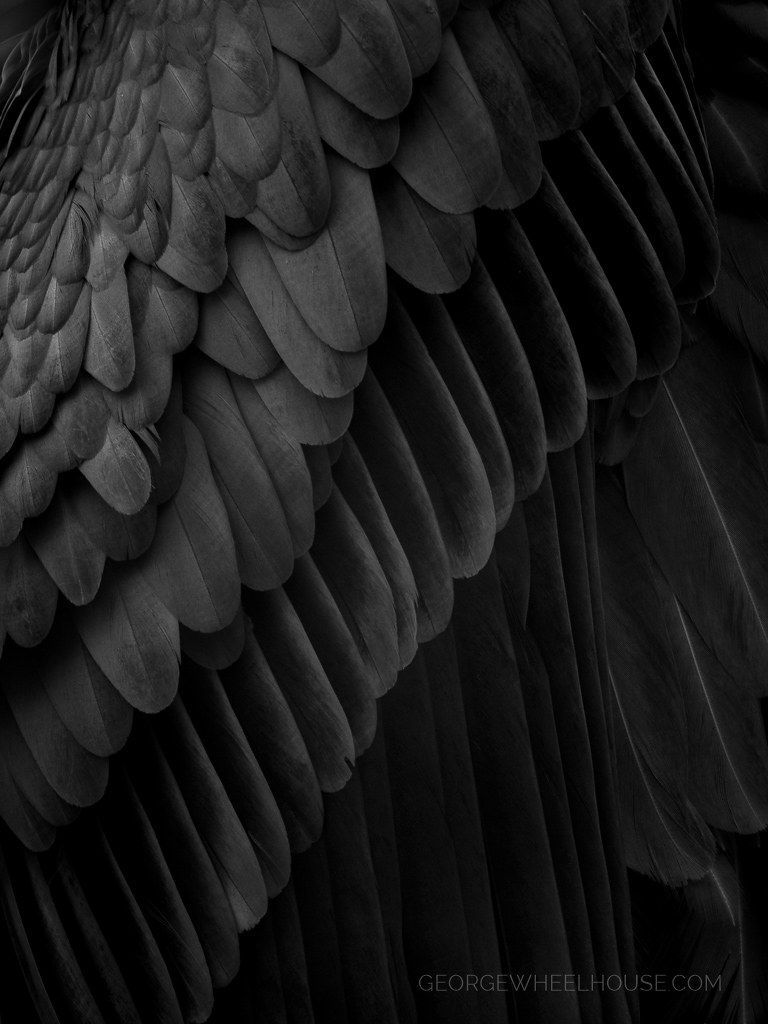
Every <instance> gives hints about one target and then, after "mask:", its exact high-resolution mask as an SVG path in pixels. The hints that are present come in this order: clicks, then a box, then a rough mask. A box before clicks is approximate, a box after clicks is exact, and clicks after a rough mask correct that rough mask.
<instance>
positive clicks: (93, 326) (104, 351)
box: [83, 269, 135, 391]
mask: <svg viewBox="0 0 768 1024" xmlns="http://www.w3.org/2000/svg"><path fill="white" fill-rule="evenodd" d="M88 323H89V326H88V336H87V339H86V343H85V355H84V358H83V365H84V367H85V369H86V370H87V371H88V373H90V375H91V376H92V377H95V378H96V380H98V381H99V382H100V383H101V384H103V385H104V386H105V387H107V388H110V389H111V390H112V391H119V390H120V389H121V388H124V387H125V386H126V385H127V384H128V383H129V382H130V380H131V377H132V376H133V370H134V366H135V357H134V352H133V330H132V325H131V314H130V309H129V305H128V287H127V283H126V280H125V274H124V273H123V271H122V269H121V270H119V271H118V272H117V273H115V275H114V277H113V278H112V280H111V282H110V283H109V285H108V286H107V287H106V288H105V289H104V290H103V291H93V292H92V293H91V314H90V318H89V321H88Z"/></svg>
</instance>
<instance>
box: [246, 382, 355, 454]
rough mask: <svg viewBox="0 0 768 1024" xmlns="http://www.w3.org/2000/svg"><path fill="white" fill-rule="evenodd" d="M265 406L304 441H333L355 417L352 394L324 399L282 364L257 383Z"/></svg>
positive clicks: (294, 437)
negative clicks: (305, 385) (353, 414)
mask: <svg viewBox="0 0 768 1024" xmlns="http://www.w3.org/2000/svg"><path fill="white" fill-rule="evenodd" d="M249 386H250V387H252V388H253V390H254V391H255V392H256V393H257V395H258V396H259V399H260V400H261V402H262V403H263V405H264V407H265V408H266V409H267V410H268V412H269V413H270V414H271V415H272V417H273V418H274V420H275V422H276V423H277V425H278V426H279V427H280V428H281V429H282V431H283V432H284V433H285V435H286V436H287V437H288V438H290V439H291V440H293V441H298V442H300V443H301V444H313V445H318V444H331V442H333V441H337V440H338V439H339V438H340V437H341V436H342V435H343V434H344V433H345V431H346V430H347V428H348V427H349V421H350V420H351V418H352V405H353V398H352V394H351V392H350V393H347V394H346V395H343V396H342V397H341V398H323V397H321V396H320V395H315V394H313V393H312V392H311V391H308V390H307V389H306V388H305V387H304V385H303V384H301V383H300V382H299V381H298V380H297V379H296V378H295V377H294V376H293V374H292V373H291V371H290V370H289V369H288V367H287V366H284V365H281V366H279V367H278V368H277V369H276V370H273V371H272V373H270V374H269V375H268V376H267V377H264V378H262V379H261V380H259V381H255V382H253V384H251V385H249V384H246V385H244V388H247V387H249Z"/></svg>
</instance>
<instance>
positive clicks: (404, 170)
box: [392, 31, 500, 213]
mask: <svg viewBox="0 0 768 1024" xmlns="http://www.w3.org/2000/svg"><path fill="white" fill-rule="evenodd" d="M419 85H420V88H419V90H418V92H417V93H416V96H415V97H414V101H413V102H412V103H411V104H410V105H409V106H408V109H407V110H406V111H405V113H404V114H403V115H402V117H401V119H400V145H399V146H398V149H397V153H396V154H395V157H394V159H393V161H392V166H393V167H394V168H395V170H397V171H398V173H399V174H400V175H401V176H402V177H403V178H404V180H405V181H406V182H407V183H408V184H409V185H410V186H411V188H413V190H414V191H415V192H418V193H419V195H420V196H421V197H422V198H423V199H426V201H427V202H428V203H430V204H431V205H432V206H435V207H436V208H437V209H439V210H443V211H444V212H446V213H470V212H471V211H472V210H474V209H476V208H477V207H478V206H482V205H483V203H485V202H486V201H487V200H488V199H489V198H490V197H491V196H492V195H493V193H494V191H495V189H496V186H497V185H498V182H499V174H500V155H499V149H498V143H497V141H496V133H495V131H494V129H493V125H492V123H491V121H490V118H489V115H488V112H487V110H486V108H485V105H484V103H483V101H482V99H481V97H480V94H479V92H478V89H477V85H476V84H475V82H474V80H473V78H472V75H471V74H470V72H469V70H468V68H467V66H466V64H465V63H464V58H463V56H462V54H461V50H460V49H459V46H458V43H457V42H456V40H455V39H454V37H453V34H452V33H451V32H450V31H449V32H447V33H446V34H445V35H444V37H443V46H442V49H441V51H440V58H439V60H438V62H437V64H436V65H435V67H434V68H433V69H432V71H430V72H429V74H428V75H427V76H426V77H425V78H424V79H423V80H422V81H421V82H420V83H419Z"/></svg>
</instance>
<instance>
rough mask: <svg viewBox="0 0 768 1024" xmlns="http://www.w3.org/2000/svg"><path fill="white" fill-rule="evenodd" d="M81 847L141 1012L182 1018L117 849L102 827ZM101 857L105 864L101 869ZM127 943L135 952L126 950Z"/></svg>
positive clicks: (86, 875) (97, 905) (99, 909)
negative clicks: (129, 954) (115, 851)
mask: <svg viewBox="0 0 768 1024" xmlns="http://www.w3.org/2000/svg"><path fill="white" fill-rule="evenodd" d="M88 840H89V841H88V842H87V843H84V844H81V845H80V846H79V848H78V850H77V862H76V863H77V872H78V876H79V878H80V880H81V881H82V883H83V888H84V890H85V893H86V896H87V898H88V901H89V903H90V904H91V906H92V907H94V911H95V914H96V916H97V920H98V922H99V925H100V927H101V929H102V931H103V932H104V934H105V936H106V938H107V941H108V942H109V944H110V946H111V947H112V949H113V950H114V951H115V953H116V955H117V956H118V958H119V962H120V963H121V964H122V966H123V969H124V971H125V974H126V981H127V982H128V984H129V986H130V988H131V990H132V992H133V993H134V998H135V1000H136V1006H137V1009H138V1010H139V1013H140V1014H141V1015H142V1016H152V1015H156V1016H158V1017H159V1018H160V1019H161V1020H164V1021H168V1024H181V1022H182V1021H183V1017H182V1013H181V1009H180V1006H179V1002H178V996H177V994H176V992H175V990H174V987H173V982H172V979H171V976H170V972H169V970H168V965H167V963H166V962H165V958H164V957H163V955H162V953H161V951H160V949H159V947H158V944H157V940H156V938H155V936H154V934H153V933H152V930H151V928H150V926H149V924H148V922H147V919H146V916H145V914H144V909H143V908H142V907H141V906H140V905H139V902H138V900H137V898H136V895H135V893H134V892H133V890H132V889H131V886H130V884H129V883H128V881H127V879H126V877H125V875H124V873H123V870H122V868H121V867H120V864H119V862H118V861H117V859H116V858H115V853H114V851H113V850H112V847H111V845H110V843H109V840H108V839H107V837H106V836H105V834H104V832H103V830H102V829H101V828H99V827H96V828H94V829H93V830H92V831H91V833H90V834H89V836H88ZM99 863H101V864H102V865H103V868H102V869H101V870H99V868H98V865H99ZM127 949H130V950H133V951H134V954H135V955H134V956H133V957H131V956H126V955H125V951H126V950H127Z"/></svg>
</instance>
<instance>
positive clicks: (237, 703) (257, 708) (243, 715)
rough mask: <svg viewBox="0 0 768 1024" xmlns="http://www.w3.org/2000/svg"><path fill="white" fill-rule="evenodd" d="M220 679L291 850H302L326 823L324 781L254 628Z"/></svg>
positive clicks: (314, 838) (313, 839)
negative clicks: (275, 807) (242, 649)
mask: <svg viewBox="0 0 768 1024" xmlns="http://www.w3.org/2000/svg"><path fill="white" fill-rule="evenodd" d="M222 683H223V685H224V689H225V690H226V693H227V697H228V698H229V701H230V703H231V705H232V708H233V710H234V712H235V715H236V716H237V719H238V721H239V722H240V725H241V726H242V728H243V732H244V733H245V735H246V738H247V739H248V743H249V744H250V747H251V749H252V750H253V752H254V755H255V756H256V760H257V761H258V762H259V765H260V766H261V768H262V770H263V772H264V775H265V778H266V779H267V782H268V783H269V788H270V789H271V790H272V793H273V794H274V796H275V800H276V801H277V805H278V807H279V808H280V814H281V815H282V818H283V821H284V822H285V827H286V831H287V833H288V838H289V840H290V843H291V849H292V850H293V851H294V852H296V851H298V850H304V849H306V848H307V847H308V846H309V845H310V844H311V843H313V842H314V841H315V840H316V839H317V837H318V835H319V833H320V829H321V827H322V820H323V803H322V796H321V794H320V786H319V783H318V779H317V775H316V774H315V769H314V767H313V764H312V760H311V758H310V754H309V752H308V750H307V746H306V743H305V741H304V738H303V736H302V734H301V732H300V730H299V726H298V725H297V723H296V719H295V718H294V717H293V714H292V712H291V709H290V707H289V704H288V701H287V699H286V697H285V696H284V695H283V692H282V690H281V688H280V687H279V686H278V684H277V681H276V680H275V676H274V675H273V674H272V670H271V668H270V666H269V664H268V663H267V660H266V658H265V657H264V654H263V653H262V651H261V648H260V647H259V646H258V644H257V643H256V641H255V639H254V637H253V634H252V632H251V630H250V629H246V637H245V649H244V651H243V655H242V657H241V658H240V659H239V660H238V662H236V664H235V665H233V666H232V668H230V669H227V670H225V671H224V672H223V673H222Z"/></svg>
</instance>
